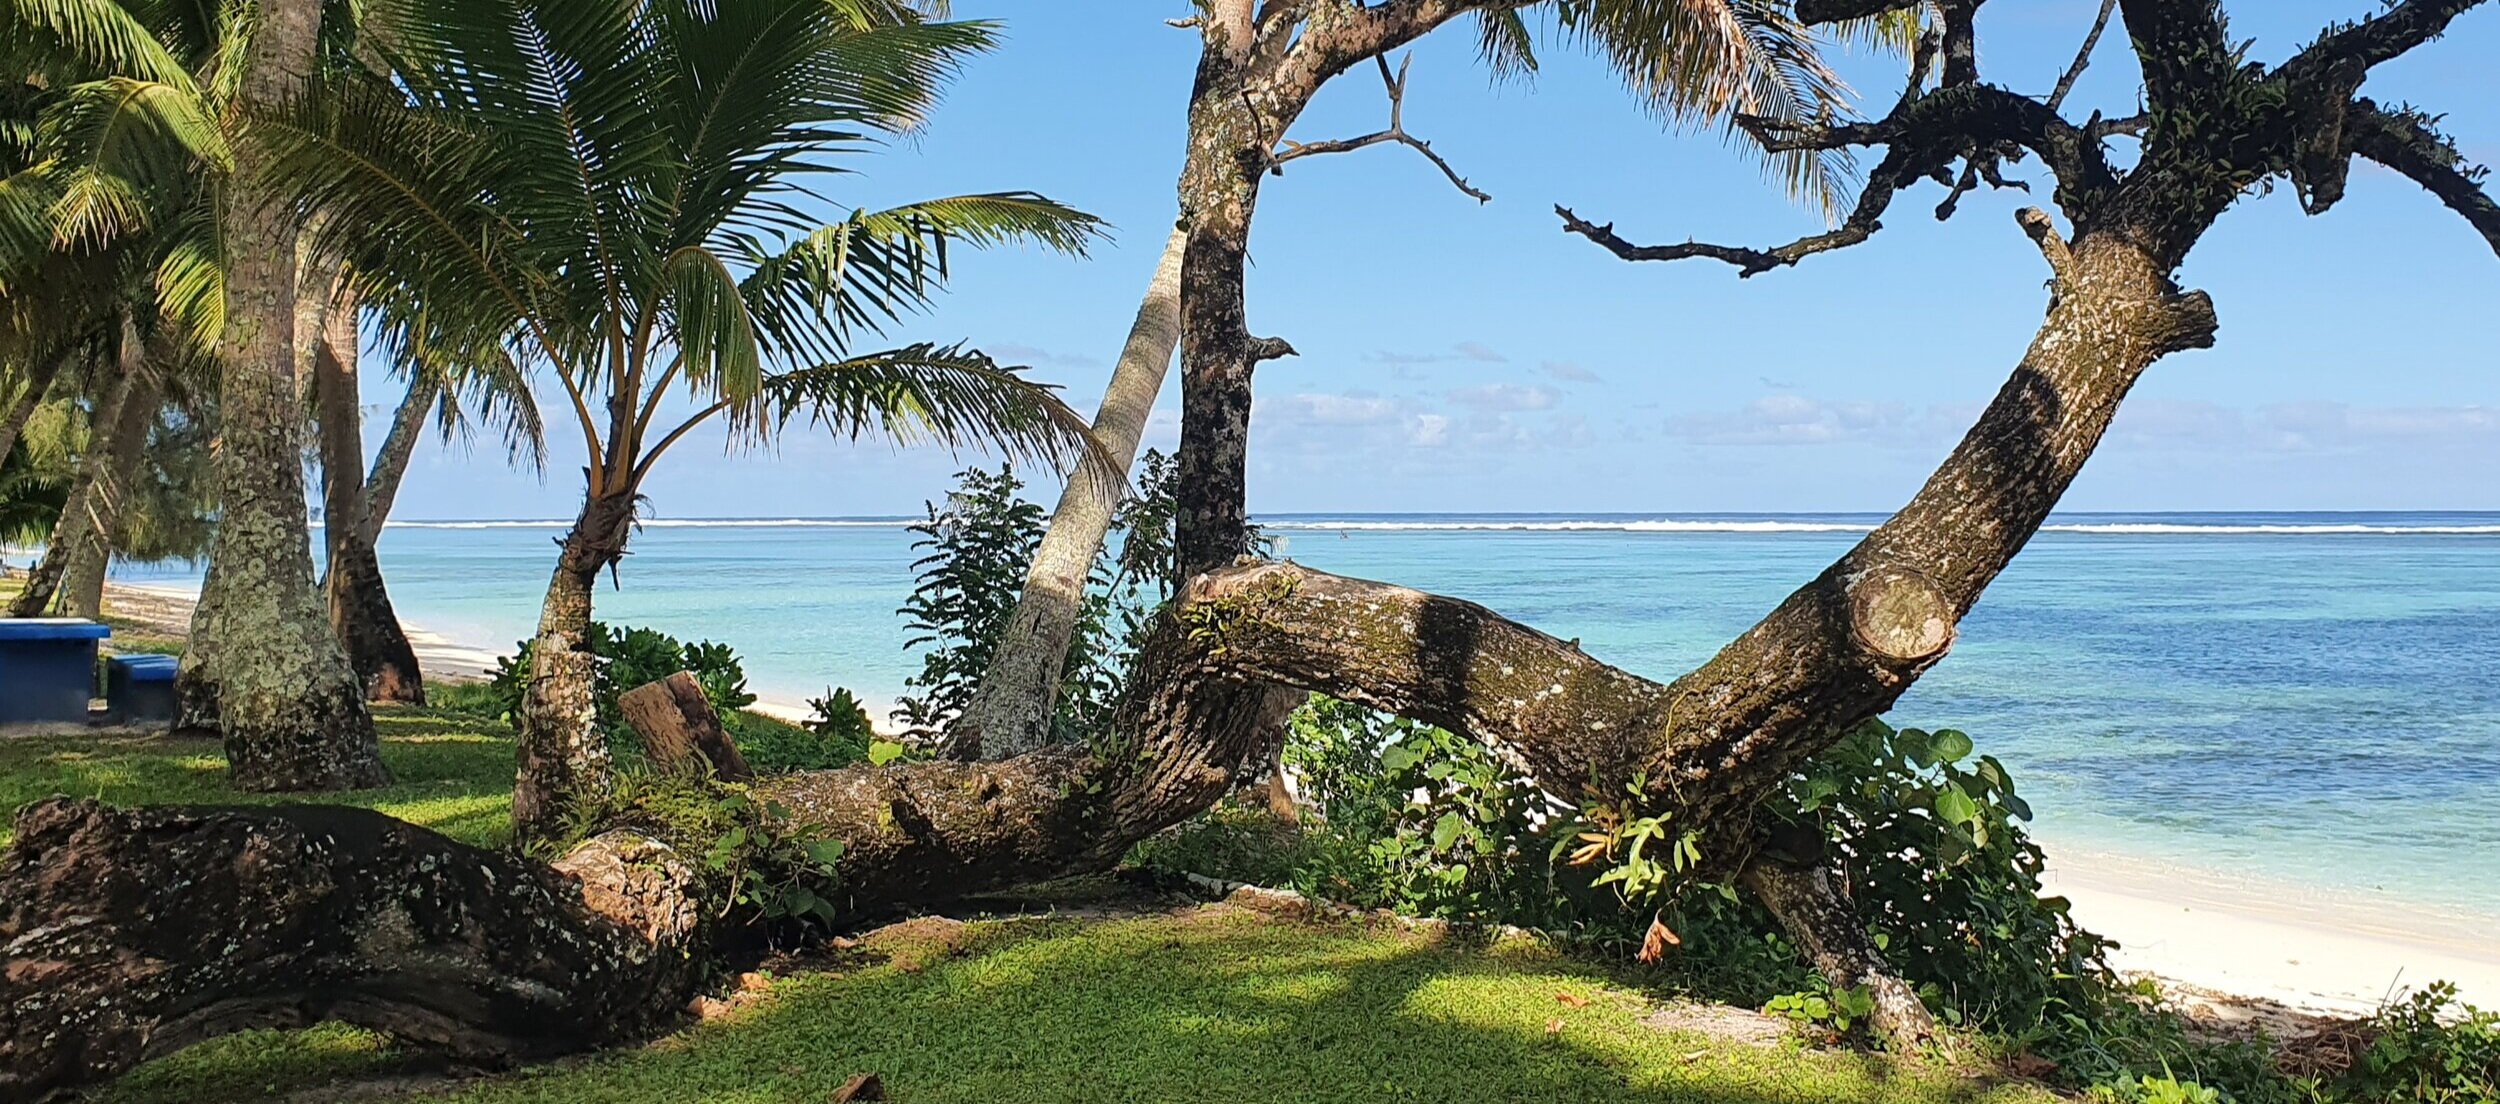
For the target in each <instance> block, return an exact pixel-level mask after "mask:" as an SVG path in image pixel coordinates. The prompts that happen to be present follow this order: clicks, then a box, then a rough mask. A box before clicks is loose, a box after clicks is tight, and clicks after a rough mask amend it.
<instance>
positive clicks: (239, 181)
mask: <svg viewBox="0 0 2500 1104" xmlns="http://www.w3.org/2000/svg"><path fill="white" fill-rule="evenodd" d="M320 26H321V5H320V4H319V3H317V2H314V0H283V2H278V0H272V2H267V3H263V4H262V5H261V7H260V21H259V26H258V27H257V29H256V30H255V33H254V35H253V40H252V48H251V54H250V57H249V59H248V61H247V65H248V68H247V70H246V73H245V77H244V87H243V100H244V102H245V105H246V106H247V108H249V109H251V110H252V111H254V112H267V111H271V110H273V109H275V108H276V107H277V106H278V105H279V104H281V103H282V102H284V101H285V100H286V99H287V98H288V97H290V96H292V95H294V94H295V92H296V90H297V86H298V85H300V84H301V83H302V80H303V77H304V71H305V68H306V67H307V65H308V64H309V62H310V61H311V59H312V56H313V47H314V40H315V37H316V36H317V34H318V32H319V30H320ZM267 162H268V151H267V150H266V148H265V147H264V144H263V142H262V141H261V140H259V139H258V137H257V136H255V137H254V139H253V140H247V141H244V142H240V143H237V145H236V149H235V172H234V179H233V180H231V181H229V182H228V183H227V184H226V186H225V191H224V198H223V199H222V201H221V203H222V205H223V208H224V209H223V211H222V212H221V214H222V216H223V217H222V220H221V221H222V223H223V225H224V227H225V233H226V240H227V245H228V254H229V256H230V257H231V258H232V260H231V262H230V263H231V267H230V269H229V271H228V275H227V279H226V287H227V319H228V320H227V323H226V330H225V333H224V335H223V336H222V338H221V339H220V342H219V348H218V350H217V352H218V362H219V386H220V398H219V401H220V404H221V406H220V415H221V417H222V418H223V428H222V432H221V434H220V440H219V447H218V449H217V467H216V473H217V485H218V489H219V494H220V496H221V499H222V501H221V510H220V512H219V515H218V520H217V537H216V543H215V544H214V546H213V547H212V549H211V551H210V570H209V572H208V578H207V580H206V581H205V583H204V584H203V585H202V587H201V590H200V602H199V606H198V608H197V610H196V611H195V612H194V614H193V616H192V622H191V641H192V648H191V650H190V651H189V652H188V653H186V654H185V656H184V660H183V662H184V668H183V671H182V675H181V678H180V680H179V688H180V689H181V691H182V696H183V697H184V698H186V699H188V700H189V704H188V705H187V706H186V708H185V709H184V710H183V714H184V716H185V718H186V719H187V720H188V721H189V722H191V723H195V724H196V723H198V722H199V721H201V720H204V719H206V718H207V717H209V716H213V717H214V718H215V722H216V724H217V727H218V729H219V731H220V733H221V735H222V736H223V738H224V741H225V748H226V761H227V765H228V769H229V770H230V772H231V779H232V781H233V783H234V785H235V786H237V787H238V788H241V789H247V790H262V791H293V790H331V789H350V788H357V787H363V786H377V785H382V784H384V783H386V782H388V781H389V780H390V771H389V770H388V769H386V768H384V767H383V765H382V757H381V749H380V746H379V745H378V743H377V742H376V741H375V739H374V732H373V718H372V717H371V716H370V715H369V714H368V713H367V712H366V711H365V701H364V693H363V689H362V687H360V686H358V685H357V682H356V674H355V671H354V669H352V668H350V667H349V666H348V664H347V657H346V655H345V654H343V653H342V652H341V651H340V650H339V645H338V639H337V638H336V637H334V636H332V635H331V634H330V625H329V621H328V619H327V618H326V617H325V616H324V615H323V610H322V607H321V601H320V599H319V597H318V596H317V595H316V593H315V591H314V584H313V567H312V554H311V546H312V534H311V532H310V530H309V527H308V526H307V524H306V521H305V517H304V513H305V511H304V474H303V468H302V460H301V455H302V437H303V433H302V424H303V423H302V418H301V415H300V407H298V406H297V405H296V381H295V376H296V371H295V349H294V344H295V332H294V331H295V283H296V265H295V255H296V239H297V233H298V227H297V226H296V223H295V216H294V212H293V210H292V209H291V208H290V207H289V206H288V205H287V204H285V203H282V202H279V201H278V200H276V199H275V198H274V197H271V196H269V195H267V194H266V193H265V192H264V191H263V189H264V188H265V186H266V180H267V177H268V175H269V173H268V169H267Z"/></svg>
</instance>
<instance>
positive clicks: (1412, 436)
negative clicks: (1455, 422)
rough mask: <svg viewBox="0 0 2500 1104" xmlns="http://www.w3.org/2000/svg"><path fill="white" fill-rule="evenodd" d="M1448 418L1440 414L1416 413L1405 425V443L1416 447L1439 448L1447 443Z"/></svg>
mask: <svg viewBox="0 0 2500 1104" xmlns="http://www.w3.org/2000/svg"><path fill="white" fill-rule="evenodd" d="M1449 438H1450V419H1449V418H1448V417H1447V416H1445V415H1441V414H1418V415H1415V416H1414V417H1413V418H1412V419H1410V420H1409V421H1408V423H1407V427H1406V443H1407V444H1410V445H1413V446H1415V447H1417V448H1439V447H1441V446H1442V445H1444V444H1447V443H1449Z"/></svg>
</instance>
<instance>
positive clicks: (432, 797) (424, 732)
mask: <svg viewBox="0 0 2500 1104" xmlns="http://www.w3.org/2000/svg"><path fill="white" fill-rule="evenodd" d="M374 725H375V727H376V728H377V729H378V730H379V733H380V736H381V738H382V759H383V762H385V763H387V764H389V765H390V768H391V773H392V775H393V776H394V778H395V781H394V782H393V783H392V784H391V785H390V786H387V787H384V788H382V789H377V790H359V791H355V792H352V793H340V794H323V795H320V800H322V801H327V802H333V803H337V804H344V805H361V806H364V807H366V808H371V809H379V810H381V811H382V812H385V813H389V814H390V815H392V816H395V817H399V818H401V819H403V820H408V821H412V822H414V823H417V824H422V825H424V826H426V827H428V828H432V829H434V830H435V831H437V832H441V833H443V834H444V835H447V836H450V837H452V838H453V839H457V840H460V841H462V842H464V843H473V844H478V845H480V846H496V845H500V844H501V843H503V842H504V841H505V840H506V839H508V838H509V833H510V826H509V820H510V815H511V809H512V763H513V751H512V739H511V734H510V730H509V729H507V728H506V727H505V726H504V725H503V724H502V723H501V722H495V721H482V720H478V719H475V718H469V717H458V716H447V715H443V714H438V713H431V712H425V711H420V710H391V709H384V710H378V711H377V712H376V713H375V716H374ZM56 795H66V796H70V797H91V798H95V799H98V800H101V801H105V802H109V803H112V804H117V805H271V804H278V803H282V802H288V801H300V800H304V799H305V796H306V795H300V794H299V795H290V794H247V793H240V792H237V791H236V790H234V789H232V788H231V787H229V786H227V784H226V758H225V752H224V750H223V749H222V748H220V747H219V746H218V744H217V741H215V740H177V739H172V738H170V737H163V736H124V735H90V734H78V735H68V736H30V737H14V738H6V739H0V846H5V845H6V844H7V842H8V840H9V839H10V838H11V836H12V834H13V833H12V832H11V830H10V829H9V827H8V826H7V823H8V821H13V820H15V818H16V815H17V810H18V809H19V807H21V806H24V805H26V804H28V803H29V802H34V801H40V800H42V799H44V798H47V797H53V796H56Z"/></svg>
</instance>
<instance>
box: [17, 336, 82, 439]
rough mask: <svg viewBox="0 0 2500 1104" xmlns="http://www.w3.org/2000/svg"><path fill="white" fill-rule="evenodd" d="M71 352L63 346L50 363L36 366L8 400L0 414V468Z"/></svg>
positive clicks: (69, 347)
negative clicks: (5, 409) (4, 412)
mask: <svg viewBox="0 0 2500 1104" xmlns="http://www.w3.org/2000/svg"><path fill="white" fill-rule="evenodd" d="M72 348H73V347H72V346H69V345H66V344H65V345H63V346H62V348H61V350H60V351H59V352H57V353H54V354H52V357H51V358H50V359H48V360H45V361H44V362H43V363H41V364H39V365H36V366H35V369H34V371H33V372H31V373H29V374H28V375H27V377H26V380H25V383H24V386H22V387H21V388H19V390H18V393H17V397H16V398H15V399H12V400H10V402H9V409H8V412H7V413H6V414H0V464H6V463H8V462H9V453H11V452H13V451H15V450H16V448H17V436H18V434H20V433H23V432H25V431H26V423H27V422H29V421H31V420H33V419H34V416H35V408H36V407H39V406H42V405H43V396H44V393H45V392H47V391H50V390H51V389H52V381H53V380H55V379H57V378H59V377H60V374H61V369H62V368H64V367H66V366H67V365H68V364H69V358H70V352H71V349H72Z"/></svg>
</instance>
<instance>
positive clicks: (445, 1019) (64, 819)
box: [0, 798, 709, 1101]
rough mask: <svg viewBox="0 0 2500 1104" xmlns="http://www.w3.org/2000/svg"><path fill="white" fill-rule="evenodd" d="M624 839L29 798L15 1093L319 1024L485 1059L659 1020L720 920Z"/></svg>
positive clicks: (0, 925)
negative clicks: (495, 841)
mask: <svg viewBox="0 0 2500 1104" xmlns="http://www.w3.org/2000/svg"><path fill="white" fill-rule="evenodd" d="M613 842H615V843H616V844H617V849H615V850H607V849H603V846H602V842H601V841H594V844H592V845H588V846H585V847H584V848H583V849H581V850H580V851H577V852H576V854H575V855H574V856H572V857H570V858H569V859H568V860H567V861H566V862H563V863H559V864H557V865H555V866H549V865H547V864H543V863H539V862H534V861H532V860H529V859H526V858H522V857H520V856H518V855H515V854H510V853H507V852H501V851H489V850H484V849H480V848H475V847H469V846H466V845H463V844H459V843H454V842H452V841H450V840H448V839H445V838H443V837H441V836H439V835H436V834H434V833H433V832H430V831H427V830H425V829H423V828H419V827H416V826H414V825H411V824H407V823H405V822H402V821H398V820H394V819H392V818H390V817H387V816H384V815H382V814H379V813H375V812H371V811H368V810H364V809H357V808H349V807H341V806H324V805H297V806H279V807H276V808H272V809H265V810H252V811H244V810H239V809H237V810H219V809H141V810H117V809H111V808H108V807H105V806H103V805H100V804H97V803H95V802H92V801H73V800H69V799H65V798H56V799H53V800H50V801H44V802H40V803H37V804H34V805H30V806H28V807H27V808H26V809H25V810H24V811H22V812H21V813H19V814H18V818H17V838H16V840H15V841H14V842H13V843H12V844H11V846H10V849H9V851H8V854H7V856H6V858H5V860H0V947H5V948H6V954H7V963H6V966H7V969H6V972H5V974H4V975H0V994H5V995H6V996H7V997H8V999H9V1005H8V1007H7V1008H6V1009H5V1010H0V1097H5V1098H7V1099H10V1100H23V1101H41V1100H50V1099H55V1098H59V1097H67V1096H70V1095H72V1094H73V1093H74V1092H75V1091H76V1088H77V1087H78V1086H80V1085H84V1084H91V1083H94V1082H96V1081H100V1080H104V1079H107V1078H110V1077H112V1076H115V1075H117V1074H119V1073H121V1072H123V1071H125V1070H127V1069H129V1068H130V1067H131V1066H133V1065H136V1064H138V1063H139V1062H141V1061H144V1060H146V1059H148V1058H152V1057H155V1056H158V1055H161V1054H166V1053H170V1052H172V1051H174V1050H178V1049H180V1048H182V1047H184V1046H187V1045H189V1044H191V1043H194V1042H198V1041H201V1040H204V1039H209V1038H213V1037H215V1036H218V1035H223V1034H227V1033H230V1032H235V1031H241V1030H247V1029H253V1028H271V1027H302V1026H307V1025H310V1024H313V1023H316V1022H319V1021H322V1020H342V1021H345V1022H348V1023H352V1024H357V1025H360V1026H364V1027H370V1028H373V1029H376V1030H380V1031H384V1032H387V1033H389V1034H390V1035H391V1036H393V1037H394V1038H396V1039H399V1040H403V1041H404V1042H406V1043H407V1044H409V1045H411V1046H413V1047H417V1048H421V1049H429V1050H436V1051H441V1052H445V1053H449V1054H452V1055H456V1056H459V1057H461V1058H463V1059H466V1060H469V1061H473V1062H480V1063H490V1064H501V1063H508V1062H514V1061H521V1060H526V1059H531V1058H540V1057H547V1056H552V1055H555V1054H560V1053H565V1052H568V1051H574V1050H580V1049H584V1048H588V1047H594V1046H601V1045H606V1044H611V1043H617V1042H623V1041H627V1040H631V1039H634V1038H638V1037H642V1036H644V1035H647V1034H648V1033H650V1032H652V1031H654V1030H656V1029H658V1028H661V1027H663V1026H665V1025H667V1024H668V1023H670V1022H672V1019H673V1018H674V1016H675V1014H676V1013H677V1012H678V1010H679V1009H680V1008H682V1007H683V1005H684V1003H685V1001H686V998H687V996H688V995H689V994H690V993H691V992H693V990H694V988H695V986H696V985H697V984H698V983H699V982H700V981H701V980H702V978H703V976H704V972H705V970H707V969H708V968H709V962H708V961H707V960H706V959H705V958H703V957H701V956H695V957H689V956H688V955H686V954H685V953H683V952H684V951H685V950H687V949H688V948H689V947H691V946H694V945H695V944H696V942H697V940H698V939H699V938H700V936H701V933H702V931H703V929H704V923H705V920H706V916H707V914H705V913H701V912H696V911H691V910H687V909H685V908H683V907H682V906H683V904H684V903H685V901H686V900H687V899H688V898H686V896H685V895H684V892H683V889H682V887H683V886H685V885H687V884H689V883H691V881H692V876H691V875H690V874H689V872H688V871H687V870H686V865H687V864H686V863H685V862H684V861H683V860H682V859H680V858H678V857H677V856H674V855H670V854H667V853H665V852H661V851H657V850H654V849H652V848H650V847H649V846H647V845H644V846H640V847H635V846H634V843H633V841H631V840H624V839H620V840H618V841H613ZM625 860H632V861H630V862H628V861H625ZM577 879H578V880H577ZM643 902H660V907H658V908H642V907H640V906H641V904H642V903H643ZM670 904H675V905H677V906H679V907H676V908H674V909H672V908H670V907H669V905H670Z"/></svg>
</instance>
